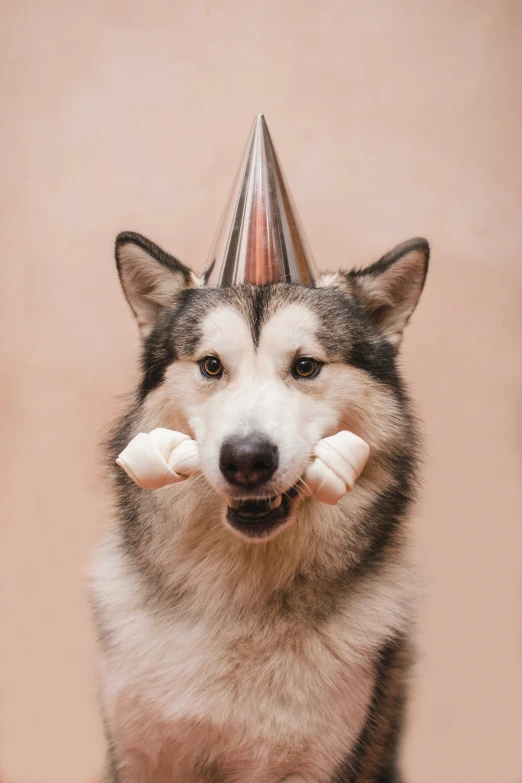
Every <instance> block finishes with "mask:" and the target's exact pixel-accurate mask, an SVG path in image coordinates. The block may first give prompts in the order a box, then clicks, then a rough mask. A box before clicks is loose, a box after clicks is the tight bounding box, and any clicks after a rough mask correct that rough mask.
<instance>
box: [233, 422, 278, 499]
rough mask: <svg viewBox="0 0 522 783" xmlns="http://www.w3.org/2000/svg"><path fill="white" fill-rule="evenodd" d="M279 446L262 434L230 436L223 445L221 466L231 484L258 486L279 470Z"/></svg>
mask: <svg viewBox="0 0 522 783" xmlns="http://www.w3.org/2000/svg"><path fill="white" fill-rule="evenodd" d="M278 463H279V454H278V451H277V446H274V444H273V443H270V441H269V440H267V439H266V438H264V437H263V436H262V435H249V436H247V437H243V438H229V439H228V440H226V441H225V442H224V443H223V445H222V446H221V453H220V455H219V467H220V469H221V472H222V474H223V475H224V477H225V478H226V480H227V481H229V482H230V483H231V484H238V485H239V486H243V487H256V486H258V485H259V484H264V482H265V481H268V479H269V478H270V476H272V475H273V474H274V473H275V471H276V470H277V465H278Z"/></svg>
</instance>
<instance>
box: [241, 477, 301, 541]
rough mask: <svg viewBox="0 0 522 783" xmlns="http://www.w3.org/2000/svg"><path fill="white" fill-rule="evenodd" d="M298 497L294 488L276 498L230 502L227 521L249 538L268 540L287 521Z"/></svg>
mask: <svg viewBox="0 0 522 783" xmlns="http://www.w3.org/2000/svg"><path fill="white" fill-rule="evenodd" d="M296 495H297V490H295V489H294V488H293V487H292V489H290V490H288V492H284V493H283V494H282V495H277V496H276V497H275V498H266V499H265V498H249V499H247V500H230V501H229V506H228V509H227V520H228V522H229V524H230V525H231V526H232V527H233V528H235V529H236V530H238V531H239V532H240V533H242V534H243V535H245V536H248V537H249V538H266V537H267V536H269V535H270V534H271V533H273V532H274V531H275V530H277V528H279V527H281V525H284V523H285V522H286V521H287V519H288V517H289V516H290V512H291V506H292V500H293V498H295V496H296Z"/></svg>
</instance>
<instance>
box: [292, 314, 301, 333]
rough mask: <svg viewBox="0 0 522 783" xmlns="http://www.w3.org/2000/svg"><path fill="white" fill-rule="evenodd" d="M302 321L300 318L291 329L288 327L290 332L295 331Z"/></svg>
mask: <svg viewBox="0 0 522 783" xmlns="http://www.w3.org/2000/svg"><path fill="white" fill-rule="evenodd" d="M302 323H303V319H302V318H301V320H300V321H298V322H297V323H296V325H295V326H294V328H293V329H290V334H293V333H294V332H295V330H296V329H297V327H298V326H301V324H302Z"/></svg>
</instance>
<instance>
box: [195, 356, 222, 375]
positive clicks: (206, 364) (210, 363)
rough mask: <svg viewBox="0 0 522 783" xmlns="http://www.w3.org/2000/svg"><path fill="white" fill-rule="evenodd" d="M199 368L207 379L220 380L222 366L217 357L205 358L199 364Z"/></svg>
mask: <svg viewBox="0 0 522 783" xmlns="http://www.w3.org/2000/svg"><path fill="white" fill-rule="evenodd" d="M199 368H200V370H201V372H202V373H203V375H206V376H207V378H221V376H222V375H223V365H222V364H221V362H220V360H219V359H218V358H217V356H205V358H204V359H203V360H202V361H201V362H200V363H199Z"/></svg>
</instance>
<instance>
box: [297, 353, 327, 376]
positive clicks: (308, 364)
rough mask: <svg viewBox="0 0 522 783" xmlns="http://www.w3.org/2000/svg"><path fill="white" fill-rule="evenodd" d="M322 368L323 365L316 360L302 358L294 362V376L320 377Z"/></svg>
mask: <svg viewBox="0 0 522 783" xmlns="http://www.w3.org/2000/svg"><path fill="white" fill-rule="evenodd" d="M321 367H322V365H321V364H320V363H319V362H318V361H316V359H309V358H308V357H306V356H301V357H300V358H299V359H296V361H295V362H294V366H293V367H292V375H293V376H294V378H315V377H316V375H319V372H320V371H321Z"/></svg>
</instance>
